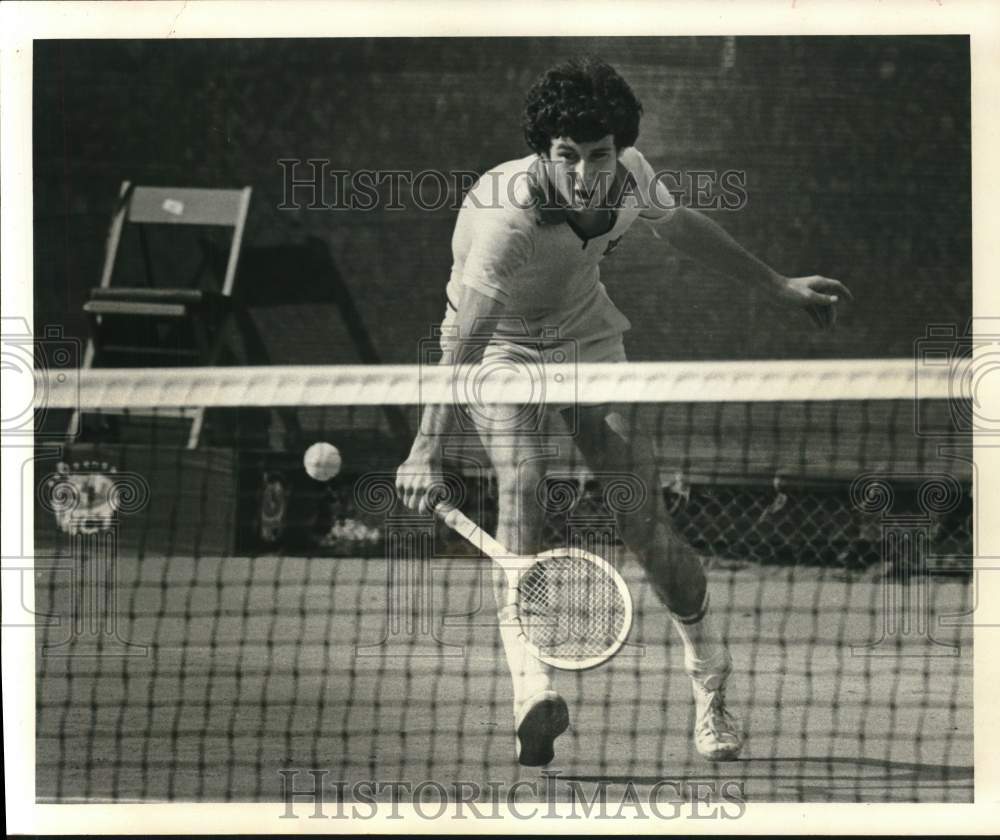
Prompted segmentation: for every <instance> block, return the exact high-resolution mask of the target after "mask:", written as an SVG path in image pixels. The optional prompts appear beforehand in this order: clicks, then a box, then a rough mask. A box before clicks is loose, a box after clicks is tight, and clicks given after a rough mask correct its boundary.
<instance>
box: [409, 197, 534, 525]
mask: <svg viewBox="0 0 1000 840" xmlns="http://www.w3.org/2000/svg"><path fill="white" fill-rule="evenodd" d="M463 212H466V211H465V210H464V209H463ZM470 212H475V213H480V214H482V213H486V214H489V215H486V216H482V215H480V216H477V217H475V218H474V220H473V221H472V223H471V224H472V225H473V227H472V229H473V230H474V232H475V234H474V236H473V237H472V243H471V246H470V247H469V249H468V251H467V252H465V253H462V254H461V255H460V265H461V268H460V277H461V283H459V284H458V287H459V289H460V297H461V299H460V300H459V301H457V302H454V303H455V307H456V311H455V318H454V320H453V321H452V323H451V325H450V326H451V327H452V330H451V332H450V333H449V335H448V336H447V337H446V338H445V340H444V341H443V345H442V349H444V350H445V351H446V352H445V353H444V355H443V356H442V359H441V364H443V365H455V364H460V365H471V364H477V363H478V362H479V361H480V360H481V358H482V354H483V351H484V350H485V349H486V345H487V343H488V342H489V339H490V327H489V325H491V323H495V320H496V319H497V318H499V317H500V316H501V314H502V313H503V311H504V309H505V307H506V305H507V300H508V298H509V296H510V292H511V287H512V283H513V282H514V278H515V277H516V276H517V274H518V272H519V271H520V269H521V268H522V267H523V266H524V265H525V263H526V262H527V261H528V260H529V259H530V258H531V254H532V250H533V247H534V244H533V240H532V237H531V234H530V228H528V229H526V228H525V226H524V224H523V219H519V218H518V217H517V216H513V215H512V214H511V212H510V211H509V210H507V211H505V210H504V209H501V208H497V207H489V206H487V207H483V208H480V209H478V210H475V211H470ZM456 257H459V255H456ZM456 261H457V262H458V259H457V260H456ZM453 420H454V412H453V407H452V406H451V405H428V406H426V407H425V408H424V414H423V417H422V418H421V422H420V429H419V430H418V432H417V436H416V438H415V439H414V441H413V446H412V447H411V449H410V454H409V456H408V457H407V459H406V461H405V462H404V463H403V464H402V466H400V468H399V469H398V470H397V472H396V490H397V492H398V493H399V496H400V498H401V499H402V500H403V502H404V504H405V505H406V506H407V507H408V508H410V509H411V510H417V511H420V512H421V513H425V512H427V511H428V509H429V508H428V503H427V491H428V490H429V489H430V488H431V487H432V486H433V485H434V484H437V483H439V482H440V480H441V456H442V444H443V441H444V439H445V438H446V436H447V435H448V432H449V431H450V428H451V424H452V422H453Z"/></svg>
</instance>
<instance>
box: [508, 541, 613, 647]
mask: <svg viewBox="0 0 1000 840" xmlns="http://www.w3.org/2000/svg"><path fill="white" fill-rule="evenodd" d="M518 590H519V594H520V618H521V627H522V630H523V631H524V634H525V637H526V638H527V640H528V641H529V642H530V643H531V644H533V645H534V646H536V647H537V648H538V650H539V652H540V653H541V654H542V655H544V656H547V657H553V658H559V659H568V660H573V659H579V660H586V659H589V658H591V657H595V656H600V655H601V654H602V653H604V652H605V651H607V650H609V649H610V648H612V647H615V646H616V645H617V644H618V642H619V640H620V639H621V638H622V636H623V634H624V633H626V632H627V629H628V628H627V626H626V625H627V623H628V620H629V619H628V607H627V605H626V602H625V596H624V595H623V593H622V592H621V590H620V589H619V586H618V584H617V582H616V580H615V577H614V576H613V575H612V574H611V573H609V572H608V571H607V570H606V569H604V568H602V567H601V566H600V565H598V564H597V563H595V562H593V561H592V560H590V559H589V558H587V557H585V556H580V555H574V554H569V553H567V554H557V555H552V556H548V557H543V558H539V559H538V560H537V561H536V562H535V563H534V564H533V565H532V566H531V568H529V569H528V570H527V571H525V572H524V573H523V574H522V576H521V579H520V582H519V586H518Z"/></svg>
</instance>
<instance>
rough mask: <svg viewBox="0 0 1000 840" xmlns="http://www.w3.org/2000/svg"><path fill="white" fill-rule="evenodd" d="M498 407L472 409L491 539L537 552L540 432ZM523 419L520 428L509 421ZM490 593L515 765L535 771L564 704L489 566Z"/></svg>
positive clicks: (563, 717) (562, 721) (563, 721)
mask: <svg viewBox="0 0 1000 840" xmlns="http://www.w3.org/2000/svg"><path fill="white" fill-rule="evenodd" d="M519 411H520V409H519V407H516V406H500V407H497V409H496V411H493V410H492V409H490V408H482V407H477V409H476V412H475V414H476V425H477V428H478V430H479V436H480V439H481V440H482V442H483V446H484V447H485V449H486V453H487V455H488V456H489V459H490V462H491V465H492V467H493V469H494V471H495V473H496V479H497V494H498V499H497V506H498V522H497V533H496V538H497V540H498V541H499V542H501V543H502V544H503V545H505V546H506V547H507V548H508V549H509V550H510V551H511V552H512V553H514V554H517V555H520V556H529V555H533V554H537V553H538V552H539V551H541V549H542V530H543V527H544V514H545V511H544V509H543V508H542V506H541V504H540V502H539V499H538V494H537V493H536V492H535V491H536V488H537V487H538V485H539V482H541V481H542V479H543V478H544V475H545V461H546V453H545V449H544V440H543V438H542V437H540V434H539V432H540V429H539V428H538V427H537V425H536V424H533V423H532V422H530V420H531V418H530V412H527V413H522V414H519V413H518V412H519ZM523 414H527V415H529V416H528V417H527V421H526V422H525V423H524V424H523V426H522V424H513V425H515V426H516V427H515V428H511V426H512V423H511V419H510V418H511V417H518V416H523ZM492 574H493V592H494V597H495V599H496V603H497V609H498V613H497V617H498V623H499V626H500V639H501V643H502V645H503V649H504V657H505V659H506V662H507V665H508V667H509V669H510V675H511V682H512V685H513V692H514V726H515V730H516V732H517V753H518V760H519V761H520V763H521V764H524V765H527V766H539V765H542V764H548V763H549V762H550V761H551V760H552V758H553V753H554V750H553V742H554V741H555V739H556V738H557V737H558V736H559V735H560V734H562V733H563V732H564V731H565V730H566V728H567V726H568V725H569V714H568V710H567V708H566V702H565V701H564V700H563V699H562V697H560V696H559V694H558V693H557V692H556V690H555V686H554V684H553V680H552V676H553V668H552V667H551V666H550V665H546V664H545V663H543V662H541V661H540V660H539V659H537V658H536V657H535V656H533V655H532V654H531V653H530V652H529V651H528V649H527V647H526V646H525V645H524V642H523V638H522V637H521V635H520V632H519V627H518V625H517V622H516V621H515V620H514V618H513V616H512V615H509V614H508V613H507V610H506V608H505V604H506V603H507V585H508V584H507V576H506V575H505V574H504V573H503V572H502V571H501V570H500V569H499V568H498V567H496V566H495V565H494V566H493V569H492Z"/></svg>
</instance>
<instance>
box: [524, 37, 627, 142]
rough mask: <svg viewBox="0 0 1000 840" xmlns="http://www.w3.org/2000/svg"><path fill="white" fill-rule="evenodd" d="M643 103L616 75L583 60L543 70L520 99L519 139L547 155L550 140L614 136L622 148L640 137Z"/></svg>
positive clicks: (611, 69) (595, 60)
mask: <svg viewBox="0 0 1000 840" xmlns="http://www.w3.org/2000/svg"><path fill="white" fill-rule="evenodd" d="M641 115H642V105H641V104H640V102H639V100H638V99H637V98H636V95H635V94H634V93H633V92H632V88H630V87H629V86H628V82H626V81H625V80H624V79H623V78H622V77H621V76H619V75H618V72H617V71H616V70H615V69H614V67H612V66H611V65H610V64H608V63H607V62H604V61H601V59H599V58H594V57H592V56H586V57H583V58H576V59H572V60H570V61H566V62H563V63H562V64H557V65H556V66H555V67H550V68H549V69H548V70H546V71H545V72H544V73H543V74H542V75H541V76H540V77H539V78H538V79H537V80H536V81H535V83H534V84H533V85H532V86H531V89H530V90H529V91H528V95H527V96H526V97H525V101H524V114H523V116H522V125H523V127H524V137H525V139H526V140H527V141H528V145H529V146H530V147H531V148H532V150H533V151H535V152H538V153H539V154H547V153H548V150H549V147H550V146H551V144H552V138H553V137H571V138H572V139H573V140H576V141H577V142H578V143H589V142H593V141H594V140H599V139H600V138H601V137H604V136H606V135H608V134H613V135H614V138H615V146H616V148H618V149H625V148H628V147H629V146H632V145H634V144H635V141H636V138H637V137H638V136H639V117H640V116H641Z"/></svg>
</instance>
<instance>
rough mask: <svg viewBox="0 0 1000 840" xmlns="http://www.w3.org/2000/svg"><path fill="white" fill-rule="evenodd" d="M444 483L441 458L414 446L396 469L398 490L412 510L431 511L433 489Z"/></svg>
mask: <svg viewBox="0 0 1000 840" xmlns="http://www.w3.org/2000/svg"><path fill="white" fill-rule="evenodd" d="M442 485H443V479H442V475H441V463H440V459H439V458H438V457H437V456H436V455H434V453H432V452H428V451H424V450H422V449H418V448H416V447H415V448H414V449H413V450H412V451H411V452H410V455H409V457H408V458H407V459H406V460H405V461H404V462H403V463H402V464H401V465H400V467H399V469H398V470H396V492H397V493H398V494H399V498H400V499H401V500H402V502H403V504H404V505H406V506H407V507H408V508H409V509H410V510H414V511H418V512H419V513H429V512H430V510H431V507H430V505H431V502H430V499H429V494H430V492H431V490H432V489H438V490H439V489H440V488H441V487H442Z"/></svg>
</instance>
